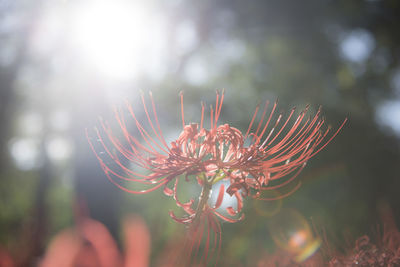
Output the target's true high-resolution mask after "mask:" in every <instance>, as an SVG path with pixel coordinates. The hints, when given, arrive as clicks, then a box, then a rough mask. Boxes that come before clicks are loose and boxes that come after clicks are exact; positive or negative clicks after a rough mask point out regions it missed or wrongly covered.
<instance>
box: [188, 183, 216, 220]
mask: <svg viewBox="0 0 400 267" xmlns="http://www.w3.org/2000/svg"><path fill="white" fill-rule="evenodd" d="M203 181H204V183H203V189H202V191H201V194H200V197H199V204H198V205H197V208H196V213H195V216H194V218H193V222H197V221H198V220H199V218H200V216H201V214H202V213H203V211H204V210H205V208H206V207H207V202H208V199H209V198H210V192H211V188H212V184H211V183H209V182H208V181H207V179H205V180H203Z"/></svg>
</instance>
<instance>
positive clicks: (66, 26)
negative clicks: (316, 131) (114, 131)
mask: <svg viewBox="0 0 400 267" xmlns="http://www.w3.org/2000/svg"><path fill="white" fill-rule="evenodd" d="M399 27H400V2H399V1H396V0H387V1H384V0H368V1H367V0H364V1H361V0H354V1H348V0H336V1H333V0H309V1H282V0H276V1H275V0H249V1H237V0H233V1H232V0H229V1H228V0H221V1H183V0H151V1H139V0H136V1H123V0H114V1H111V0H110V1H101V0H98V1H76V0H35V1H26V0H0V244H1V247H2V248H4V249H7V250H8V251H10V253H11V254H12V255H14V256H15V257H17V258H19V261H20V262H23V264H26V265H25V266H29V265H31V266H34V264H35V263H37V262H38V260H39V259H40V258H41V257H42V255H43V253H44V251H45V249H46V246H47V245H48V244H49V241H50V240H51V238H52V237H53V236H54V235H55V234H56V233H57V232H58V231H60V230H61V229H63V228H65V227H70V226H72V225H74V212H73V206H74V203H76V199H83V200H84V202H85V203H86V205H87V207H88V210H89V213H90V216H91V217H92V218H94V219H95V220H98V221H100V222H102V223H103V224H104V225H106V227H107V228H108V229H109V231H110V232H111V233H112V235H113V236H114V238H115V239H116V240H117V241H118V242H119V244H121V240H122V239H123V237H122V236H121V231H120V229H121V228H120V224H121V220H122V218H124V216H126V215H128V214H139V215H140V216H142V217H143V218H144V220H145V222H146V223H147V226H148V227H149V228H150V230H151V241H152V252H151V264H152V265H154V266H155V265H156V262H157V258H158V257H159V255H160V254H162V252H163V251H165V247H166V245H167V244H168V240H171V239H173V238H174V237H175V235H176V233H177V232H179V231H182V230H183V229H184V227H183V226H181V225H177V224H176V223H174V222H173V221H172V219H170V217H169V216H168V210H170V209H174V207H175V204H174V201H173V200H172V199H170V198H168V197H166V196H164V195H163V194H162V192H161V191H156V192H152V193H149V194H147V195H130V194H127V193H125V192H123V191H121V190H119V189H117V188H116V187H115V186H113V185H112V184H110V183H109V182H108V180H107V179H106V177H105V175H104V174H103V173H102V170H101V168H100V166H99V164H98V162H97V161H96V158H95V157H94V155H93V153H92V151H90V148H89V146H88V142H87V139H86V136H85V129H92V128H93V127H94V126H96V125H97V124H98V117H99V116H101V117H103V118H104V119H106V120H108V121H110V122H113V120H114V118H113V115H112V108H113V107H114V106H122V105H124V101H126V100H128V101H129V102H130V103H131V104H132V106H133V108H134V109H135V111H137V112H138V114H139V116H144V113H143V109H142V108H141V106H140V94H141V92H144V93H145V94H147V92H148V91H152V92H153V96H154V99H155V102H156V105H157V109H158V114H159V120H160V123H161V125H162V128H163V130H164V133H165V135H166V136H167V139H168V140H172V139H173V138H176V137H177V136H178V134H179V131H180V129H181V126H180V125H181V121H180V113H179V112H180V107H179V92H180V91H181V90H183V91H184V96H185V110H186V115H185V116H186V118H187V120H188V121H195V122H198V121H199V120H200V110H201V105H200V103H201V102H202V101H203V102H205V103H207V104H213V103H214V101H215V90H222V89H225V92H226V98H225V103H224V106H223V110H222V113H221V122H222V123H230V124H231V125H233V126H235V127H237V128H239V129H241V130H246V129H247V128H246V127H247V125H248V123H249V121H250V119H251V116H252V114H253V111H254V108H255V107H256V105H257V104H258V103H260V102H262V101H264V100H271V101H275V100H276V99H279V110H290V108H291V107H292V106H296V107H298V109H299V110H301V109H303V108H304V107H305V106H306V105H307V104H310V105H311V107H312V110H313V111H312V112H315V110H316V109H317V108H318V106H319V105H322V107H323V113H324V116H325V117H326V120H327V121H328V123H329V124H330V125H332V126H333V127H335V128H337V127H338V126H339V125H340V123H341V122H342V121H343V120H344V118H346V117H347V118H348V119H349V121H348V123H347V124H346V125H345V127H344V128H343V130H342V131H341V132H340V134H339V135H338V136H337V137H336V138H335V139H334V140H333V142H332V143H331V144H329V146H328V147H327V148H326V149H325V150H323V151H322V152H321V153H319V155H317V156H316V157H315V158H313V159H312V160H311V161H310V162H309V164H308V165H307V167H306V168H305V169H304V171H303V172H302V174H301V175H300V176H299V178H298V179H300V180H302V183H303V185H302V187H301V188H300V189H299V190H298V191H297V192H296V193H295V194H293V195H291V196H290V197H288V198H286V199H284V200H283V201H281V202H279V203H277V202H273V203H256V202H254V201H246V203H245V206H246V208H245V213H246V219H245V220H244V221H242V222H239V223H236V224H224V225H223V242H222V252H221V255H222V258H223V259H225V260H224V261H223V262H225V263H226V264H228V263H229V264H231V265H230V266H234V264H236V265H237V266H252V264H254V262H256V260H257V258H258V257H262V255H264V254H265V253H273V251H274V250H275V249H276V247H277V246H279V244H276V243H275V242H273V232H274V230H271V229H270V228H271V227H269V226H268V225H269V224H268V222H269V221H271V220H273V218H272V217H274V216H273V215H274V214H275V213H276V211H277V210H280V209H282V210H292V211H293V210H294V211H296V214H298V215H299V214H300V215H301V216H300V215H299V216H297V215H296V216H294V218H300V217H301V218H300V219H299V224H302V223H303V224H304V223H306V224H307V223H308V224H311V222H313V223H314V224H316V225H317V227H318V228H319V229H325V230H326V231H327V232H328V233H332V235H333V236H335V237H336V239H337V240H336V241H335V242H336V245H338V246H341V244H343V243H344V242H345V241H344V240H345V239H346V238H348V237H358V236H360V235H362V234H365V233H369V232H370V231H371V229H372V228H374V227H375V225H376V223H378V222H379V216H378V213H379V212H378V210H379V206H380V205H381V203H386V204H387V205H389V206H390V207H391V208H392V209H393V211H394V215H395V218H396V220H397V222H400V206H399V205H398V203H399V201H400V191H399V190H400V189H399V188H400V180H399V178H400V176H399V174H400V148H399V138H400V31H399ZM312 112H311V113H312ZM386 204H385V205H386ZM303 219H304V221H305V222H304V221H303ZM300 221H301V222H300ZM278 225H279V224H278ZM278 243H279V242H278ZM23 264H22V265H21V266H23Z"/></svg>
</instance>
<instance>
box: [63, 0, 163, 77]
mask: <svg viewBox="0 0 400 267" xmlns="http://www.w3.org/2000/svg"><path fill="white" fill-rule="evenodd" d="M134 3H135V2H128V1H93V2H88V3H86V4H83V5H80V6H79V7H78V8H77V10H76V12H75V13H74V16H73V24H72V36H71V37H72V38H73V39H74V40H73V42H74V45H75V46H76V47H77V48H78V50H79V51H80V52H81V53H82V56H84V59H85V60H86V61H87V62H88V63H89V64H90V65H92V66H94V67H95V68H97V70H98V71H100V72H101V73H103V74H106V75H110V76H111V77H114V78H132V77H133V76H137V75H139V74H140V72H141V71H142V70H143V69H145V68H146V66H144V65H146V60H147V58H146V57H150V56H151V54H152V53H153V51H152V50H154V48H155V45H154V44H156V45H157V44H160V43H162V42H161V40H160V38H162V36H161V35H160V34H159V33H160V27H161V23H160V18H159V17H157V15H156V13H155V12H154V10H151V9H150V8H149V7H146V6H144V5H143V4H142V5H139V4H137V3H136V4H134Z"/></svg>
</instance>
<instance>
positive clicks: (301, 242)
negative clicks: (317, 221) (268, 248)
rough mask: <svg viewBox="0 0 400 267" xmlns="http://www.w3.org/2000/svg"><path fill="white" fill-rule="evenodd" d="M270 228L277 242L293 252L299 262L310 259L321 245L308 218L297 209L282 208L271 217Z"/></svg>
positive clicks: (281, 246)
mask: <svg viewBox="0 0 400 267" xmlns="http://www.w3.org/2000/svg"><path fill="white" fill-rule="evenodd" d="M268 228H269V231H270V233H271V236H272V239H273V240H274V242H275V244H276V245H277V246H279V247H280V248H282V249H284V250H286V251H288V252H290V253H292V254H293V255H294V259H295V260H296V261H297V262H302V261H305V260H306V259H308V258H309V257H310V256H311V255H313V254H314V253H315V252H316V251H317V250H318V248H319V247H320V245H321V241H320V240H319V239H318V238H315V237H314V235H313V233H312V230H311V227H310V225H309V224H308V222H307V220H306V219H305V218H304V217H303V216H302V215H301V214H300V213H299V212H297V211H295V210H291V209H287V210H282V211H281V212H279V214H277V215H276V216H274V217H272V218H271V219H270V223H269V224H268Z"/></svg>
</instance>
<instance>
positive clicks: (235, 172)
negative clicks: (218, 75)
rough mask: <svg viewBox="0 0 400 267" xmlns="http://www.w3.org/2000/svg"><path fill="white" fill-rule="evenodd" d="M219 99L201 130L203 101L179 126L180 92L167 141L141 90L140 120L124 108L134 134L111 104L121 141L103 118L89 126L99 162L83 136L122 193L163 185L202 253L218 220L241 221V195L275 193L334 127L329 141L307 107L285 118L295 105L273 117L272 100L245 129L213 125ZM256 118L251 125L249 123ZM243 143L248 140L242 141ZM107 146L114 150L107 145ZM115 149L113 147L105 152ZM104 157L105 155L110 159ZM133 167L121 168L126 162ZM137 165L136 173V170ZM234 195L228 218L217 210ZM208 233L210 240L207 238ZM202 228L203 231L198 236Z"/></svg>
mask: <svg viewBox="0 0 400 267" xmlns="http://www.w3.org/2000/svg"><path fill="white" fill-rule="evenodd" d="M223 101H224V93H222V94H221V93H219V92H217V94H216V102H215V106H211V107H210V116H209V118H210V119H209V121H210V126H209V128H206V127H205V125H204V122H205V119H204V118H205V105H204V104H202V108H201V118H200V122H199V123H190V124H186V121H185V114H184V104H183V94H182V93H181V94H180V104H181V120H182V132H181V134H180V135H179V136H178V138H177V139H176V140H175V141H173V142H171V143H170V144H169V145H168V144H167V142H166V140H165V138H164V136H163V132H162V130H161V127H160V123H159V121H158V115H157V111H156V107H155V103H154V101H153V96H152V94H151V93H150V104H148V103H147V102H146V101H145V97H144V95H143V94H142V96H141V102H142V106H143V111H144V114H145V116H144V117H145V118H144V119H143V120H141V119H140V118H139V116H137V115H136V113H135V111H134V109H133V108H132V106H131V105H129V104H126V106H127V110H128V112H129V114H130V117H131V118H132V120H133V123H134V125H135V127H136V130H137V131H138V133H139V134H138V135H137V136H134V135H132V133H131V132H130V131H129V130H128V126H127V122H126V119H125V116H124V113H123V112H122V111H121V110H120V109H115V110H114V112H115V117H116V121H117V122H118V125H119V127H120V129H121V132H122V136H123V137H122V138H118V137H117V135H116V134H114V133H113V130H112V129H111V127H109V126H108V124H107V123H106V122H103V121H101V127H100V129H95V131H96V136H97V140H98V141H99V143H100V144H101V147H102V148H100V149H101V150H102V151H104V152H103V154H106V155H107V157H108V159H107V160H106V159H105V158H104V157H103V155H101V154H100V153H99V152H97V150H96V149H95V146H94V143H93V139H92V138H90V137H89V136H88V140H89V143H90V146H91V148H92V149H93V151H94V153H95V155H96V157H97V159H98V160H99V162H100V165H101V167H102V168H103V170H104V172H105V174H106V176H107V177H108V179H109V180H110V181H111V182H112V183H113V184H115V185H116V186H117V187H119V188H121V189H122V190H124V191H126V192H129V193H134V194H144V193H148V192H151V191H154V190H156V189H158V188H163V192H164V193H165V194H166V195H167V196H172V197H173V198H174V200H175V201H176V204H177V206H179V207H180V208H182V209H183V211H184V212H185V213H186V214H185V215H184V216H182V217H178V216H176V215H175V214H174V212H172V211H170V212H169V214H170V216H171V217H172V218H173V219H174V220H175V221H177V222H179V223H182V224H186V225H190V230H189V232H190V233H191V236H192V237H193V238H192V243H191V244H192V245H191V246H190V250H192V249H193V248H194V249H195V250H196V253H197V250H198V249H199V247H200V243H201V240H202V238H203V236H204V235H205V236H206V237H205V239H206V240H205V258H207V253H208V249H209V247H210V245H212V243H214V245H213V247H214V249H215V248H216V247H217V245H218V244H220V240H221V226H220V220H222V221H225V222H237V221H238V220H241V219H243V217H244V215H243V214H242V212H241V211H242V207H243V198H245V197H253V198H257V199H264V200H270V199H276V197H275V198H265V197H263V196H262V192H263V191H265V190H275V189H279V188H281V187H284V186H286V185H289V184H291V182H292V181H294V180H295V178H296V177H297V176H298V174H299V173H300V171H301V170H302V169H303V168H304V166H305V164H306V162H307V161H308V160H309V159H310V158H311V157H313V156H314V155H315V154H317V153H318V152H319V151H320V150H322V149H323V148H324V147H325V146H326V145H327V144H328V143H329V142H330V141H331V140H332V139H333V138H334V137H335V136H336V134H337V133H338V132H339V131H340V129H341V128H342V127H343V125H344V123H345V122H346V120H345V121H344V122H343V123H342V125H341V126H340V127H339V129H338V130H337V131H336V132H334V133H333V134H332V135H331V136H330V137H329V138H327V137H328V135H329V133H330V127H327V128H326V129H325V130H323V126H324V123H325V121H324V119H322V118H321V111H320V110H318V112H317V113H316V114H315V115H314V116H313V117H310V118H307V117H306V113H307V111H308V107H307V108H306V109H305V110H303V111H302V112H301V113H300V114H299V115H298V116H297V118H296V119H295V120H294V123H291V121H292V119H293V117H294V113H295V109H292V110H291V111H290V113H289V114H288V116H287V117H286V118H285V119H284V116H283V114H279V115H278V117H277V118H276V119H273V118H274V115H275V113H276V108H277V103H276V102H275V103H274V104H273V105H272V109H271V111H270V112H269V114H268V115H267V110H268V106H269V102H266V103H265V105H264V108H263V111H262V112H260V113H259V111H260V108H259V106H257V108H256V110H255V112H254V114H253V116H252V118H251V121H250V124H249V126H248V129H247V131H246V132H245V133H244V134H243V133H242V132H241V131H240V130H238V129H237V128H235V127H232V126H231V125H229V124H221V125H220V124H219V117H220V114H221V110H222V104H223ZM257 118H258V123H255V121H256V119H257ZM246 143H249V144H248V145H246ZM110 146H111V147H112V148H113V149H111V148H110ZM112 151H115V152H112ZM110 159H111V160H110ZM127 163H130V164H133V165H135V166H136V168H135V169H132V168H130V167H128V165H129V164H127ZM136 169H140V170H141V171H137V170H136ZM182 180H183V181H187V182H190V181H196V182H197V183H198V184H199V185H200V186H201V188H202V191H201V193H200V196H199V198H198V200H197V201H196V200H195V198H192V199H190V200H189V201H187V202H181V201H180V200H179V198H178V192H177V191H178V190H177V188H178V184H179V183H180V182H181V181H182ZM220 180H226V181H228V186H227V188H226V189H225V186H224V184H222V185H220V186H219V189H218V192H219V193H218V197H217V199H216V201H215V203H213V204H210V194H211V190H212V189H215V188H214V187H216V183H217V182H218V181H220ZM124 182H134V183H137V184H140V185H142V186H143V187H144V189H143V190H132V189H130V188H128V187H127V186H126V184H124ZM299 185H300V183H298V184H297V185H296V186H294V187H293V189H292V190H290V191H289V192H288V193H285V194H282V195H280V196H279V197H278V198H283V197H285V196H287V195H289V194H291V193H292V192H294V191H295V190H296V189H297V188H298V187H299ZM225 192H226V193H228V194H229V195H231V196H234V197H235V199H236V202H237V206H236V207H235V208H234V207H227V208H226V211H227V215H224V214H222V213H220V212H219V210H218V209H219V208H220V206H221V204H222V201H223V198H224V194H225ZM210 231H211V232H212V234H213V237H210V234H209V233H210ZM204 233H207V234H204Z"/></svg>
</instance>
